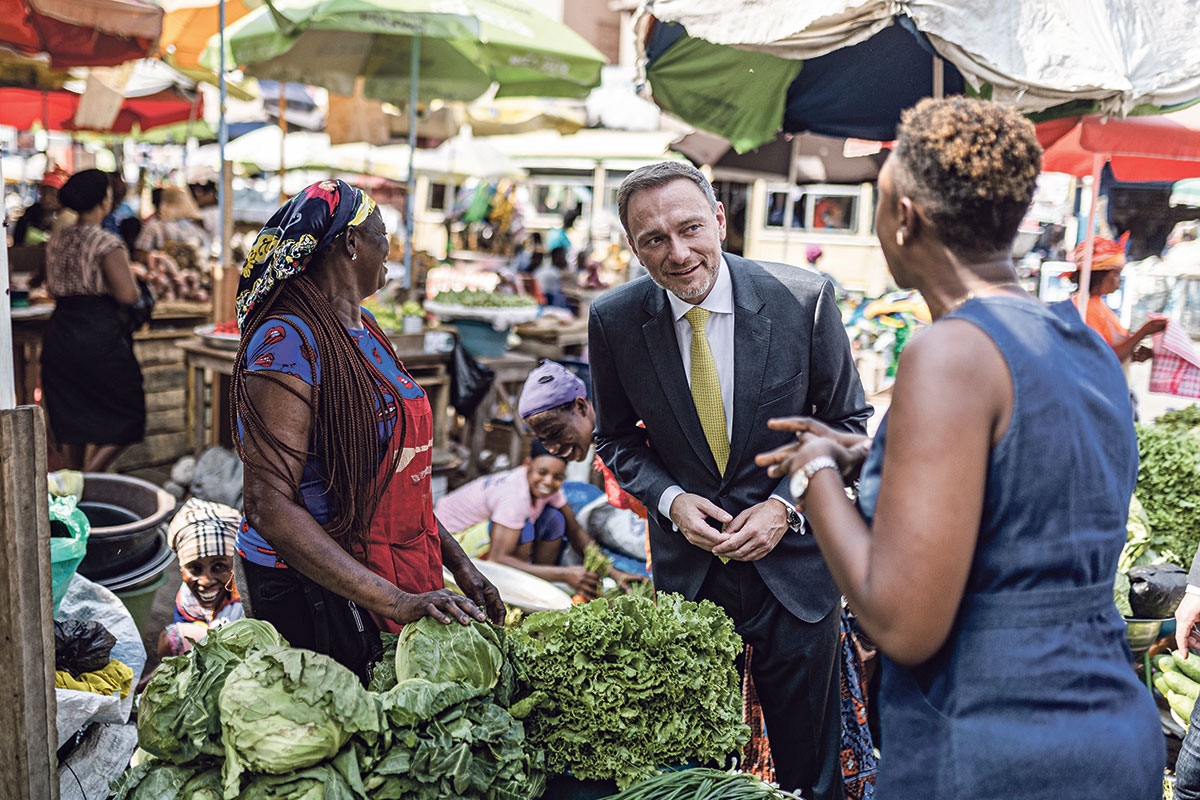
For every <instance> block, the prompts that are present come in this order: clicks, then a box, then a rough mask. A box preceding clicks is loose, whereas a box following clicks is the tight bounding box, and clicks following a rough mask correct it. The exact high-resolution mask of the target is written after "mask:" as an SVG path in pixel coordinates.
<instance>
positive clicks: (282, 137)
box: [279, 81, 288, 205]
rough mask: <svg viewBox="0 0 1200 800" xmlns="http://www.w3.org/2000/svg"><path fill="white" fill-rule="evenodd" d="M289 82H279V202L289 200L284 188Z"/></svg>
mask: <svg viewBox="0 0 1200 800" xmlns="http://www.w3.org/2000/svg"><path fill="white" fill-rule="evenodd" d="M286 142H287V84H286V83H283V82H282V81H281V82H280V84H279V204H280V205H283V204H284V203H286V202H287V201H288V193H287V189H285V188H283V181H284V178H286V177H287V163H286V161H285V159H284V157H283V156H284V153H286V152H287V146H286Z"/></svg>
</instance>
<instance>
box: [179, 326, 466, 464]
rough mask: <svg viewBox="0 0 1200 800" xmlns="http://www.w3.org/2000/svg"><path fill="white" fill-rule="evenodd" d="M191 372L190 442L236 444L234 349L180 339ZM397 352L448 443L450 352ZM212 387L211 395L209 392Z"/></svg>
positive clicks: (199, 448) (196, 446) (439, 437)
mask: <svg viewBox="0 0 1200 800" xmlns="http://www.w3.org/2000/svg"><path fill="white" fill-rule="evenodd" d="M179 348H180V349H181V350H183V352H184V367H185V369H186V372H187V418H188V431H189V435H188V442H189V444H190V446H191V448H192V451H193V452H194V453H195V454H196V455H197V456H198V455H200V454H201V453H202V452H204V450H205V448H207V447H209V446H210V445H220V446H222V447H228V448H231V449H232V448H233V433H232V431H231V430H230V426H229V379H230V377H231V376H232V375H233V361H234V356H235V355H236V353H235V352H234V351H233V350H230V349H226V348H221V347H214V346H212V345H211V344H209V343H208V342H206V341H204V340H203V339H200V338H198V337H194V338H192V339H189V340H187V341H185V342H181V343H180V344H179ZM396 355H397V356H398V357H399V358H400V360H401V361H402V362H404V366H405V368H406V369H408V371H409V372H410V373H411V374H412V376H413V378H415V379H416V381H417V383H419V384H420V385H421V387H422V388H423V389H425V391H426V392H427V393H428V394H429V402H430V405H432V406H433V418H434V426H433V446H434V448H435V449H438V450H440V449H444V448H445V447H446V438H447V435H446V419H447V416H446V414H447V409H448V408H449V406H450V372H449V370H448V368H447V367H448V365H449V363H450V354H449V353H426V352H424V351H420V352H411V351H397V353H396ZM209 392H211V399H210V398H209V397H206V395H207V394H209Z"/></svg>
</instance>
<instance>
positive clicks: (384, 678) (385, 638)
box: [367, 633, 400, 694]
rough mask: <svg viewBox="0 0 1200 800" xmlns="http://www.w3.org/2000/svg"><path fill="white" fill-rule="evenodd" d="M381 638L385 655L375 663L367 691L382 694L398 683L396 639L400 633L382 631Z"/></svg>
mask: <svg viewBox="0 0 1200 800" xmlns="http://www.w3.org/2000/svg"><path fill="white" fill-rule="evenodd" d="M379 638H380V640H381V642H382V643H383V655H382V656H380V658H379V661H378V662H376V664H375V669H374V671H373V672H372V673H371V682H370V683H369V684H367V691H369V692H376V693H379V694H382V693H383V692H386V691H387V690H388V689H391V688H392V687H393V686H395V685H396V641H397V640H398V639H399V638H400V634H398V633H381V634H379Z"/></svg>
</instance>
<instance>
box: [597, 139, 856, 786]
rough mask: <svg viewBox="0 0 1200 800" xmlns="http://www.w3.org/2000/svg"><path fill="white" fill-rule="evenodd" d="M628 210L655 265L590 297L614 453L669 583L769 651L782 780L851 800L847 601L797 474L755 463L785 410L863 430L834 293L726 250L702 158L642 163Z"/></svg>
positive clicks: (622, 202) (761, 671)
mask: <svg viewBox="0 0 1200 800" xmlns="http://www.w3.org/2000/svg"><path fill="white" fill-rule="evenodd" d="M617 203H618V209H619V212H620V216H621V224H622V225H623V226H624V228H625V233H626V237H627V239H628V241H629V246H630V247H631V248H632V249H633V252H634V254H635V255H636V256H637V257H638V259H639V260H640V261H641V262H642V264H643V265H645V267H646V270H647V271H648V272H649V276H648V277H645V278H641V279H639V280H636V281H633V282H631V283H627V284H625V285H623V286H620V287H617V288H615V289H613V290H612V291H610V292H607V293H606V294H604V295H603V296H601V297H600V298H599V299H598V300H597V301H596V302H595V303H594V304H593V305H592V308H591V318H590V320H589V323H588V347H589V362H590V366H591V375H592V386H593V400H594V403H595V407H596V442H597V448H598V454H599V455H600V458H601V459H602V460H603V461H604V463H605V464H606V465H607V466H608V467H609V468H610V469H611V470H612V471H613V473H614V475H615V476H616V478H617V480H618V482H619V483H620V484H621V486H622V487H623V488H624V489H625V490H626V491H628V492H629V493H630V494H632V495H634V496H635V497H637V498H638V499H639V500H641V501H642V503H643V504H644V505H645V506H646V508H647V509H649V510H650V548H651V555H652V557H653V566H654V583H655V586H656V587H657V588H658V589H660V590H662V591H668V592H679V593H680V594H682V595H684V596H685V597H687V598H688V599H690V600H699V599H709V600H712V601H713V602H716V603H718V604H719V605H721V606H722V607H723V608H724V609H725V610H726V612H728V614H729V615H730V616H731V617H732V618H733V620H734V622H735V624H736V625H737V630H738V633H740V634H741V635H742V638H743V639H744V640H745V641H746V642H747V643H748V644H750V645H751V646H752V647H753V648H754V657H753V658H752V660H751V672H752V674H753V676H754V683H755V687H756V688H757V690H758V693H759V697H760V699H761V701H762V706H763V714H764V716H765V719H766V726H767V734H768V736H769V737H770V740H771V751H772V754H773V757H774V761H775V768H776V773H777V778H778V780H779V783H780V785H782V786H783V787H784V788H785V789H789V790H793V789H799V790H800V791H801V792H803V794H804V796H805V797H815V798H818V800H838V798H841V797H842V796H843V792H842V778H841V766H840V761H839V751H840V747H841V742H840V732H841V721H840V715H839V710H840V681H839V675H840V671H839V665H840V661H839V614H840V609H839V607H838V606H839V594H838V591H837V588H836V587H835V586H834V584H833V579H832V578H831V577H830V575H829V571H828V570H827V569H826V567H825V563H824V561H823V560H822V558H821V554H820V552H819V550H818V549H817V543H816V541H815V540H814V539H813V537H812V535H811V534H809V533H808V532H807V531H806V530H805V527H804V522H803V519H802V518H801V517H800V516H799V515H798V514H796V512H795V508H794V506H793V505H792V501H791V495H790V493H789V491H788V487H787V482H786V481H783V482H780V481H775V480H772V479H771V478H770V477H769V476H768V475H767V473H766V470H764V469H761V468H759V467H757V466H756V465H755V463H754V456H755V455H757V454H758V453H761V452H764V451H767V450H771V449H774V448H776V447H779V446H780V445H783V444H786V443H787V442H788V441H789V440H790V435H789V434H786V433H781V432H777V431H772V430H769V429H768V428H767V420H768V419H771V418H772V417H789V416H816V417H819V418H820V419H822V420H824V421H825V422H826V423H828V424H829V425H831V426H832V427H834V428H837V429H840V430H844V431H853V432H857V433H862V432H864V429H865V424H866V420H867V417H868V416H870V413H871V409H870V407H869V406H867V405H866V402H865V400H864V398H863V390H862V384H861V383H860V381H859V378H858V372H857V370H856V369H855V367H854V362H853V359H852V358H851V355H850V344H849V341H848V338H847V336H846V333H845V330H844V328H843V327H842V322H841V316H840V315H839V313H838V309H837V307H836V305H835V304H834V298H833V288H832V286H831V285H830V283H829V281H827V280H826V279H824V278H822V277H821V276H819V275H817V274H816V273H813V272H811V271H809V270H805V269H802V268H798V267H789V266H786V265H782V264H759V263H756V262H753V261H748V260H746V259H743V258H739V257H737V256H734V255H732V254H723V253H722V252H721V241H722V240H723V239H724V238H725V211H724V209H723V208H722V206H721V204H720V203H718V202H717V200H716V197H715V196H714V195H713V190H712V187H711V186H710V185H709V183H708V181H707V180H706V179H705V178H704V176H703V175H702V174H701V173H700V172H699V171H698V170H696V169H695V168H694V167H691V166H690V165H687V164H683V163H679V162H664V163H661V164H654V165H651V166H648V167H642V168H641V169H638V170H637V171H636V172H634V173H633V174H631V175H630V176H629V177H628V178H626V179H625V181H624V183H622V184H621V188H620V191H619V193H618V196H617ZM695 308H699V309H702V310H701V311H698V312H697V311H693V309H695ZM697 314H699V315H700V316H699V317H697V316H696V315H697ZM694 331H698V332H700V335H695V333H694ZM698 409H700V410H698ZM639 422H641V423H643V424H644V426H645V427H644V428H643V427H641V426H639V425H638V423H639Z"/></svg>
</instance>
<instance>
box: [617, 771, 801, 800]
mask: <svg viewBox="0 0 1200 800" xmlns="http://www.w3.org/2000/svg"><path fill="white" fill-rule="evenodd" d="M796 797H797V796H796V795H793V794H789V793H787V792H784V791H782V790H781V789H776V788H775V787H773V786H771V785H770V784H767V783H763V782H762V781H761V780H759V779H758V778H756V777H755V776H753V775H748V774H746V773H735V772H724V771H722V770H719V769H708V768H706V767H698V768H695V769H683V770H678V771H675V772H663V773H660V774H658V775H655V776H654V777H653V778H647V779H646V780H644V781H642V782H641V783H635V784H634V785H633V786H630V787H629V788H628V789H626V790H625V791H623V792H618V793H617V794H614V795H609V796H608V797H605V798H603V800H782V799H783V798H787V799H788V800H794V799H795V798H796Z"/></svg>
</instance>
